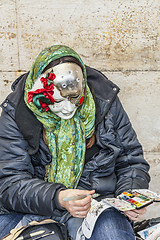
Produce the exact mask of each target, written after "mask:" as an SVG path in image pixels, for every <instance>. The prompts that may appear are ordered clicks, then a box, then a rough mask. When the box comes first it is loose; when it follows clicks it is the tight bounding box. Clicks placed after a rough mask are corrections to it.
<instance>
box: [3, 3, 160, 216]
mask: <svg viewBox="0 0 160 240" xmlns="http://www.w3.org/2000/svg"><path fill="white" fill-rule="evenodd" d="M0 25H1V26H0V27H1V30H0V46H1V48H0V84H1V87H0V102H2V101H3V99H4V98H5V97H6V96H7V95H8V93H9V92H10V86H11V83H12V82H13V81H14V80H15V78H16V77H18V76H19V75H21V74H22V73H23V72H26V71H28V70H29V69H30V66H31V64H32V62H33V60H34V59H35V57H36V56H37V55H38V54H39V52H40V51H41V50H42V49H43V48H45V47H47V46H50V45H52V44H65V45H68V46H70V47H72V48H73V49H74V50H76V51H77V52H78V53H79V54H80V55H81V57H82V59H83V61H84V62H85V63H86V64H88V65H90V66H91V67H94V68H97V69H99V70H100V71H102V72H103V73H104V74H105V75H106V76H108V77H109V79H110V80H112V81H113V82H115V83H116V84H117V85H118V86H119V87H120V88H121V92H120V94H119V97H120V99H121V101H122V103H123V105H124V107H125V109H126V111H127V113H128V115H129V117H130V119H131V122H132V124H133V126H134V128H135V130H136V132H137V134H138V138H139V140H140V142H141V143H142V145H143V148H144V152H145V157H146V159H147V160H148V161H149V163H150V164H151V170H150V173H151V176H152V180H151V184H150V188H151V189H152V190H155V191H157V192H159V193H160V188H159V175H160V164H159V163H160V107H159V105H160V94H159V93H160V1H159V0H137V1H136V0H96V1H94V2H93V1H92V0H87V1H86V0H79V1H77V0H68V1H66V0H58V1H56V0H45V1H44V0H32V1H31V0H0ZM158 207H159V209H160V204H159V205H158ZM157 212H158V211H157V209H156V208H153V207H152V209H151V213H152V215H153V216H155V215H157V214H158V213H157ZM154 214H155V215H154ZM148 216H151V215H150V213H149V215H148Z"/></svg>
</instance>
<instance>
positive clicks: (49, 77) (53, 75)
mask: <svg viewBox="0 0 160 240" xmlns="http://www.w3.org/2000/svg"><path fill="white" fill-rule="evenodd" d="M47 78H48V79H49V80H51V81H53V80H54V79H55V78H56V75H55V74H54V73H49V75H48V77H47Z"/></svg>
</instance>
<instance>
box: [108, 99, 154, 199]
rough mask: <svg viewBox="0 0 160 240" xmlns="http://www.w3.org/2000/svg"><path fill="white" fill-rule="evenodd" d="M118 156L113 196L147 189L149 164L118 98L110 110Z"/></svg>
mask: <svg viewBox="0 0 160 240" xmlns="http://www.w3.org/2000/svg"><path fill="white" fill-rule="evenodd" d="M112 112H114V113H115V114H114V129H115V137H116V142H117V144H118V147H119V149H120V151H119V154H118V156H117V158H116V161H115V172H116V176H117V186H116V193H115V195H118V194H120V193H121V192H123V191H126V190H128V189H135V188H148V183H149V181H150V177H149V174H148V171H149V164H148V163H147V162H146V161H145V159H144V157H143V150H142V146H141V144H140V143H139V141H138V139H137V135H136V133H135V131H134V129H133V128H132V125H131V122H130V120H129V118H128V116H127V114H126V112H125V110H124V108H123V106H122V104H121V103H120V101H119V99H118V97H117V98H116V100H115V101H114V104H113V107H112V108H111V114H112Z"/></svg>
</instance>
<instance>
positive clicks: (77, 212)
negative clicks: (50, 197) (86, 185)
mask: <svg viewBox="0 0 160 240" xmlns="http://www.w3.org/2000/svg"><path fill="white" fill-rule="evenodd" d="M94 193H95V190H91V191H89V190H79V189H67V190H62V191H60V192H59V195H58V200H59V203H60V205H61V206H62V207H64V208H66V209H67V211H68V212H70V214H71V215H72V216H73V217H79V218H85V217H86V216H87V213H88V211H89V209H90V207H91V200H92V196H91V195H92V194H94ZM88 194H89V195H88ZM81 195H88V196H87V197H85V198H83V199H79V200H72V201H63V198H66V197H72V196H81Z"/></svg>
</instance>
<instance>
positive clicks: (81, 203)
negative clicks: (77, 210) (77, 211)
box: [69, 195, 92, 208]
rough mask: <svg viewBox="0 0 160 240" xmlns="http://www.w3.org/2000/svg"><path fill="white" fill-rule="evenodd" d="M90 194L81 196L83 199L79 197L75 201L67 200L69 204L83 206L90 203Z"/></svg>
mask: <svg viewBox="0 0 160 240" xmlns="http://www.w3.org/2000/svg"><path fill="white" fill-rule="evenodd" d="M91 198H92V197H91V195H89V196H87V197H85V198H83V199H79V200H76V201H69V204H70V205H72V206H74V207H82V208H83V207H85V206H86V205H91Z"/></svg>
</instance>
